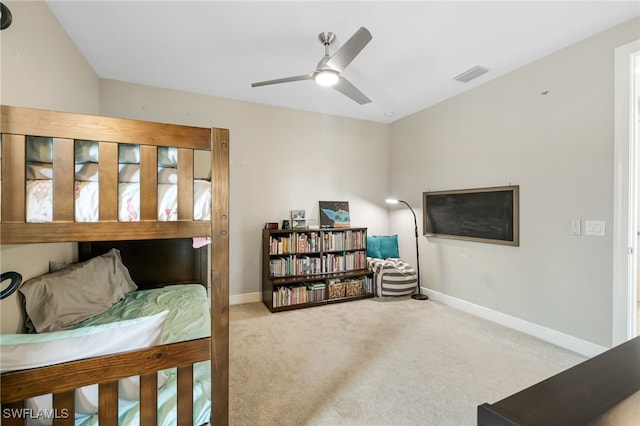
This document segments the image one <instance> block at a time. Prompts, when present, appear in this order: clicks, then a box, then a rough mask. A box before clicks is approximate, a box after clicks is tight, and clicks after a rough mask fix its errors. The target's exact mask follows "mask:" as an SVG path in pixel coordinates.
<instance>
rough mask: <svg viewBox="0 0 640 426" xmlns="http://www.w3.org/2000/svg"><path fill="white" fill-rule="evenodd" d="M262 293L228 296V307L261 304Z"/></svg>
mask: <svg viewBox="0 0 640 426" xmlns="http://www.w3.org/2000/svg"><path fill="white" fill-rule="evenodd" d="M261 301H262V293H260V292H256V293H244V294H234V295H233V296H229V305H242V304H243V303H253V302H261Z"/></svg>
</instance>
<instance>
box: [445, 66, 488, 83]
mask: <svg viewBox="0 0 640 426" xmlns="http://www.w3.org/2000/svg"><path fill="white" fill-rule="evenodd" d="M487 71H489V70H488V69H487V68H485V67H481V66H480V65H476V66H475V67H473V68H470V69H468V70H466V71H465V72H463V73H462V74H460V75H457V76H455V77H453V79H454V80H457V81H461V82H462V83H467V82H469V81H471V80H473V79H474V78H476V77H479V76H481V75H482V74H484V73H485V72H487Z"/></svg>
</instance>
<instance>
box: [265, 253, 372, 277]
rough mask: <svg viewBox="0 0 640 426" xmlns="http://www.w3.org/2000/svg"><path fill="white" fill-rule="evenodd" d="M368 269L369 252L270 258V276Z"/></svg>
mask: <svg viewBox="0 0 640 426" xmlns="http://www.w3.org/2000/svg"><path fill="white" fill-rule="evenodd" d="M358 269H367V253H366V252H365V251H357V252H352V253H345V254H334V253H328V254H326V255H324V256H297V255H289V256H281V257H276V258H273V259H270V260H269V276H270V277H271V278H274V277H293V276H298V275H314V274H323V273H332V272H344V271H354V270H358Z"/></svg>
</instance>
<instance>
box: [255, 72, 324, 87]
mask: <svg viewBox="0 0 640 426" xmlns="http://www.w3.org/2000/svg"><path fill="white" fill-rule="evenodd" d="M311 79H313V73H309V74H304V75H296V76H293V77H285V78H277V79H275V80H267V81H260V82H258V83H251V87H259V86H268V85H270V84H279V83H289V82H292V81H302V80H311Z"/></svg>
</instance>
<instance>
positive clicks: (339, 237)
mask: <svg viewBox="0 0 640 426" xmlns="http://www.w3.org/2000/svg"><path fill="white" fill-rule="evenodd" d="M366 247H367V232H366V231H364V230H351V229H349V230H346V231H328V232H325V233H324V242H323V248H322V249H323V251H338V250H360V249H364V248H366Z"/></svg>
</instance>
